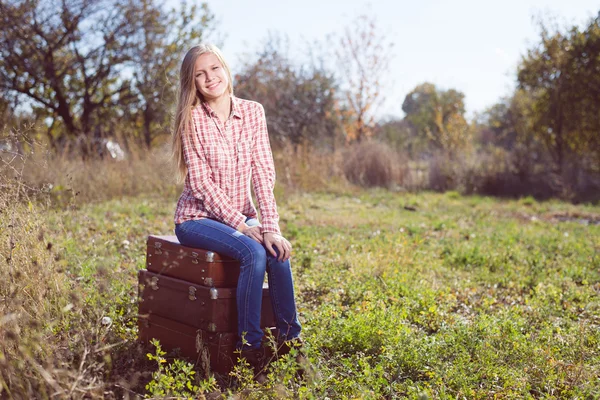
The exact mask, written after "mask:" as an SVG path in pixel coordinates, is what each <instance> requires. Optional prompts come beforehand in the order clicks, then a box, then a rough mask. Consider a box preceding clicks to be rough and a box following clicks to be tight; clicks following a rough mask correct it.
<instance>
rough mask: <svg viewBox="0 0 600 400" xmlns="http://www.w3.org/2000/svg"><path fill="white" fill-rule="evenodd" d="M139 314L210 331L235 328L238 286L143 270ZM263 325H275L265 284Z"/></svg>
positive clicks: (226, 330)
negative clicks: (207, 283)
mask: <svg viewBox="0 0 600 400" xmlns="http://www.w3.org/2000/svg"><path fill="white" fill-rule="evenodd" d="M138 279H139V295H140V303H139V314H140V315H144V314H154V315H158V316H161V317H167V318H169V319H171V320H173V321H176V322H180V323H183V324H186V325H190V326H192V327H194V328H200V329H203V330H206V331H208V332H236V331H237V307H236V299H235V297H236V288H215V287H207V286H203V285H199V284H194V283H190V282H186V281H183V280H181V279H175V278H171V277H168V276H164V275H159V274H155V273H153V272H150V271H146V270H140V271H139V273H138ZM260 326H261V327H263V328H264V327H273V326H275V318H274V315H273V307H272V306H271V298H270V297H269V289H268V287H267V286H266V285H265V287H263V301H262V309H261V325H260Z"/></svg>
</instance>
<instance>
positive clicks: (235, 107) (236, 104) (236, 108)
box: [201, 95, 242, 119]
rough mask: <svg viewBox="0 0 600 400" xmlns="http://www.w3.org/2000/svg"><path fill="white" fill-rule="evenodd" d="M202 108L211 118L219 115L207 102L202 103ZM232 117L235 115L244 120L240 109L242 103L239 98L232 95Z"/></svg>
mask: <svg viewBox="0 0 600 400" xmlns="http://www.w3.org/2000/svg"><path fill="white" fill-rule="evenodd" d="M201 103H202V107H203V108H204V111H205V112H206V114H207V115H208V116H210V117H216V116H217V113H216V112H215V111H214V110H213V109H212V108H210V106H209V105H208V103H207V102H205V101H202V102H201ZM231 115H233V116H234V117H236V118H238V119H241V118H242V110H241V109H240V101H239V99H238V98H237V97H235V96H234V95H231Z"/></svg>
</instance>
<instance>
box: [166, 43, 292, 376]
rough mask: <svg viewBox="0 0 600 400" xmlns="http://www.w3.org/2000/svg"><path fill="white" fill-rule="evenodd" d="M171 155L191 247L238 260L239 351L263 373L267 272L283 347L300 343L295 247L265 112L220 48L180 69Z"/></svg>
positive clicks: (179, 223) (194, 51)
mask: <svg viewBox="0 0 600 400" xmlns="http://www.w3.org/2000/svg"><path fill="white" fill-rule="evenodd" d="M173 156H174V159H175V160H176V162H177V165H178V170H179V175H180V178H182V180H183V179H185V186H184V189H183V193H182V194H181V197H180V198H179V201H178V203H177V209H176V212H175V234H176V235H177V238H178V239H179V241H180V242H181V244H183V245H185V246H188V247H196V248H202V249H206V250H211V251H214V252H216V253H219V254H224V255H226V256H229V257H232V258H235V259H237V260H239V261H240V264H241V272H240V277H239V280H238V285H237V311H238V335H239V341H238V349H241V355H242V357H243V358H246V360H247V361H248V363H249V364H250V365H251V366H252V367H253V368H254V371H255V373H256V374H257V375H258V374H259V373H260V372H261V371H262V369H263V367H264V359H263V357H264V351H263V348H262V346H261V340H262V337H263V331H262V330H261V329H260V310H261V301H262V286H263V281H264V277H265V272H266V273H267V275H268V281H269V290H270V294H271V302H272V304H273V311H274V314H275V318H276V323H277V329H278V338H277V339H278V342H279V343H280V344H282V345H287V346H291V345H292V344H296V343H298V342H300V339H299V335H300V330H301V327H300V323H299V322H298V317H297V313H296V303H295V300H294V286H293V280H292V272H291V268H290V260H289V259H290V254H291V250H292V246H291V245H290V242H288V241H287V240H286V239H285V238H284V237H283V236H281V232H280V230H279V224H278V221H279V215H278V213H277V205H276V203H275V197H274V195H273V187H274V184H275V167H274V164H273V155H272V153H271V147H270V144H269V136H268V133H267V124H266V120H265V112H264V109H263V107H262V105H260V104H259V103H256V102H253V101H248V100H242V99H238V98H236V97H235V96H234V95H233V86H232V82H231V72H230V70H229V67H228V65H227V63H226V62H225V60H224V59H223V56H222V54H221V52H220V51H219V49H218V48H217V47H215V46H214V45H210V44H201V45H198V46H194V47H192V48H191V49H190V50H189V51H188V52H187V54H186V55H185V57H184V59H183V62H182V64H181V71H180V81H179V99H178V104H177V114H176V117H175V126H174V129H173ZM250 183H252V187H253V188H254V193H255V195H256V199H257V201H258V208H259V209H260V217H261V222H259V221H258V219H257V212H256V208H255V207H254V204H253V202H252V197H251V193H250Z"/></svg>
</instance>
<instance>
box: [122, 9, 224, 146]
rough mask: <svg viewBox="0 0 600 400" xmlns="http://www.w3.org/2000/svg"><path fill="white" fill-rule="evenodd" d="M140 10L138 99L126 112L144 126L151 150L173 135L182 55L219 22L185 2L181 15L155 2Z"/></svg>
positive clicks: (135, 73) (135, 76) (136, 71)
mask: <svg viewBox="0 0 600 400" xmlns="http://www.w3.org/2000/svg"><path fill="white" fill-rule="evenodd" d="M139 6H140V7H141V9H142V10H143V11H142V13H141V18H140V20H139V21H136V22H137V23H138V28H137V32H136V33H137V38H136V41H137V43H138V45H137V46H136V48H135V49H134V51H133V57H132V62H133V64H134V66H135V67H134V69H133V78H132V79H133V85H134V87H135V92H136V93H137V96H136V99H135V100H134V101H133V102H132V103H130V104H127V105H126V107H125V108H126V110H127V111H128V112H129V118H130V119H132V120H133V121H136V122H137V121H140V122H141V125H142V129H141V131H142V138H143V142H144V144H145V145H146V147H148V148H150V147H151V145H152V141H153V139H154V138H156V137H157V136H159V135H161V134H165V133H166V132H169V129H170V122H171V116H172V115H173V113H174V111H173V110H172V108H173V104H175V93H174V91H175V90H176V88H177V85H178V78H179V77H178V73H179V68H178V67H179V64H180V62H181V57H182V55H183V54H185V52H186V51H187V49H188V48H189V47H191V46H193V44H194V43H198V42H201V41H203V40H204V39H205V38H206V37H207V36H208V35H209V34H210V33H211V32H212V30H213V29H214V25H215V22H214V15H213V14H212V13H211V12H210V11H209V9H208V5H207V3H201V4H200V6H197V5H195V4H193V5H192V6H191V7H188V6H187V3H186V2H182V3H181V4H180V9H179V11H175V10H172V11H170V12H166V11H165V10H163V8H162V7H163V6H161V5H160V3H157V2H156V1H155V0H143V1H142V2H141V3H140V5H139ZM139 128H140V127H139V126H138V125H135V129H139Z"/></svg>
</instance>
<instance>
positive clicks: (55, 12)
mask: <svg viewBox="0 0 600 400" xmlns="http://www.w3.org/2000/svg"><path fill="white" fill-rule="evenodd" d="M0 11H1V13H0V14H1V15H2V17H1V20H0V22H2V29H1V30H0V54H1V55H2V57H1V58H0V78H1V79H0V90H2V92H3V93H5V92H7V93H8V94H11V95H14V96H16V97H17V98H18V99H19V100H20V102H21V103H28V104H31V107H32V109H33V111H34V113H35V115H36V116H37V117H38V118H39V119H41V120H44V119H47V120H49V121H51V123H50V125H49V126H48V127H47V136H48V139H49V141H50V143H52V144H53V145H54V146H55V147H57V146H58V145H59V144H58V143H57V141H58V140H59V139H60V140H62V141H66V139H67V136H68V137H70V138H73V137H77V136H79V137H82V138H85V139H86V140H88V141H89V139H90V138H92V137H94V138H99V137H107V136H111V135H113V132H114V131H121V132H123V131H127V129H126V125H127V123H133V124H134V125H135V123H136V120H138V119H140V120H141V121H142V124H141V127H142V128H143V137H144V140H145V142H146V144H150V142H151V140H152V138H153V136H155V135H156V132H157V131H160V130H162V131H165V130H167V129H166V125H167V124H168V120H169V107H165V106H164V104H163V103H162V100H163V98H164V96H163V95H162V93H163V91H164V88H165V87H169V88H170V87H172V86H175V85H174V83H173V82H172V81H171V80H172V78H173V75H174V73H175V70H176V67H177V64H178V63H179V57H180V55H181V54H180V53H181V51H182V48H183V47H184V46H187V45H189V43H188V41H189V40H194V39H197V38H199V37H201V36H202V33H203V32H204V31H205V30H208V29H209V28H210V24H211V23H212V16H211V14H210V13H209V11H208V8H207V7H206V5H203V6H201V8H200V9H199V8H198V7H195V6H193V7H190V8H187V7H186V6H185V4H183V5H182V9H181V11H180V13H179V14H177V13H176V11H175V10H173V11H170V12H167V11H164V10H163V9H162V8H161V6H160V5H159V4H158V3H156V2H155V1H153V0H145V1H142V2H122V1H118V0H83V1H71V0H70V1H64V2H61V4H60V5H59V6H57V5H56V4H55V2H53V1H49V0H35V1H27V2H10V1H5V0H2V1H1V2H0ZM138 109H141V110H142V113H141V114H138V112H137V110H138ZM132 120H133V121H132ZM157 125H158V127H157ZM160 127H162V129H161V128H160ZM65 134H66V135H65ZM81 151H83V152H86V151H88V149H86V148H85V146H84V147H82V149H81Z"/></svg>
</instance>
